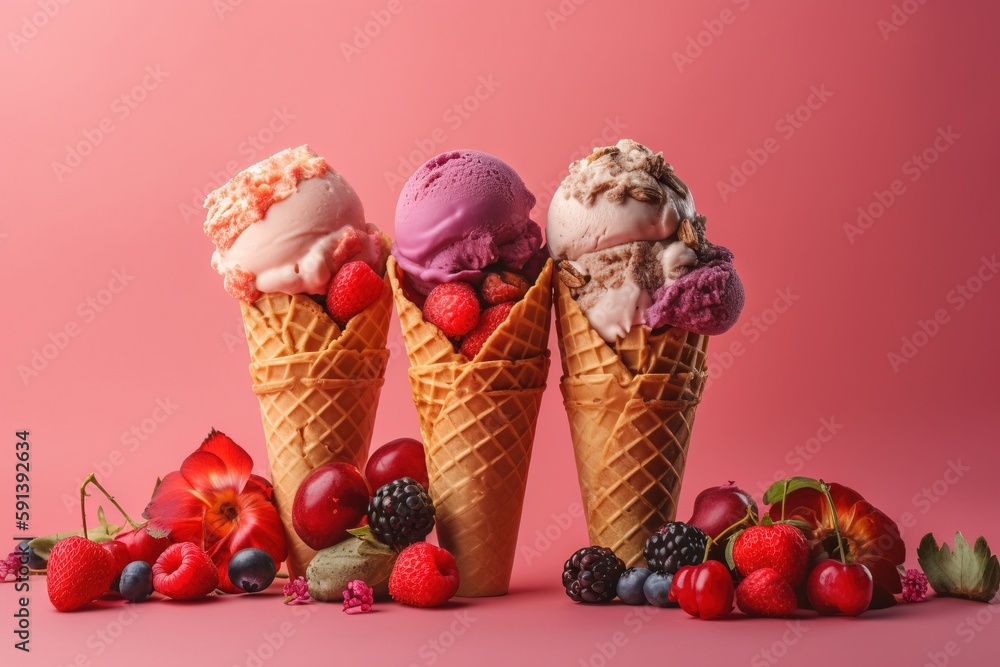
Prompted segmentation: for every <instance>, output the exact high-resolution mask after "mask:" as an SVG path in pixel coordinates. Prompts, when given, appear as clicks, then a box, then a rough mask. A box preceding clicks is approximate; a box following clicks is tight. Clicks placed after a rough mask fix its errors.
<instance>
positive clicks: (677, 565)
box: [642, 521, 708, 574]
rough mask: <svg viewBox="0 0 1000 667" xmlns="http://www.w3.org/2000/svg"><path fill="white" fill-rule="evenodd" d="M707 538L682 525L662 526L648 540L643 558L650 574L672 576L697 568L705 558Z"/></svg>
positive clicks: (669, 524)
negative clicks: (690, 566) (688, 568)
mask: <svg viewBox="0 0 1000 667" xmlns="http://www.w3.org/2000/svg"><path fill="white" fill-rule="evenodd" d="M707 545H708V535H706V534H705V532H704V531H703V530H701V529H700V528H695V527H694V526H689V525H688V524H686V523H683V522H682V521H673V522H671V523H668V524H665V525H663V526H662V527H661V528H660V529H659V530H658V531H656V532H655V533H653V534H652V535H650V536H649V539H648V540H646V546H645V547H644V548H643V550H642V555H643V556H645V557H646V564H647V565H649V569H650V570H652V571H653V572H662V573H663V574H674V573H675V572H677V570H679V569H681V568H682V567H684V566H685V565H699V564H701V562H702V561H703V560H704V558H705V547H706V546H707Z"/></svg>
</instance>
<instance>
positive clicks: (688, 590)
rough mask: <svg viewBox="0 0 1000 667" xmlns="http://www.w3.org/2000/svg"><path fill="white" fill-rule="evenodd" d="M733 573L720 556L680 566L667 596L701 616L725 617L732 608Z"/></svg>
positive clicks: (689, 611)
mask: <svg viewBox="0 0 1000 667" xmlns="http://www.w3.org/2000/svg"><path fill="white" fill-rule="evenodd" d="M735 594H736V589H735V588H734V587H733V577H732V575H730V574H729V568H727V567H726V566H725V565H723V564H722V563H720V562H719V561H717V560H710V561H706V562H704V563H702V564H701V565H687V566H685V567H682V568H681V569H679V570H677V574H675V575H674V581H673V583H672V584H671V586H670V593H669V594H668V597H669V598H670V600H671V601H672V602H677V603H678V604H680V606H681V609H683V610H684V611H686V612H687V613H689V614H691V615H692V616H697V617H699V618H704V619H711V618H722V617H723V616H726V615H728V614H729V612H731V611H732V610H733V597H734V596H735Z"/></svg>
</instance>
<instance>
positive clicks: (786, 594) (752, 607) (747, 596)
mask: <svg viewBox="0 0 1000 667" xmlns="http://www.w3.org/2000/svg"><path fill="white" fill-rule="evenodd" d="M736 606H737V607H739V608H740V611H742V612H743V613H744V614H747V615H748V616H788V615H789V614H791V613H792V612H793V611H795V610H796V609H797V608H798V606H799V601H798V599H797V598H796V597H795V590H794V589H792V586H791V584H789V583H788V581H786V580H785V578H784V577H782V576H781V575H780V574H779V573H778V571H777V570H773V569H771V568H769V567H762V568H760V569H759V570H754V571H753V572H751V573H750V574H748V575H747V577H746V579H744V580H743V581H741V582H740V585H739V586H737V587H736Z"/></svg>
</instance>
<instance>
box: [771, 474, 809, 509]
mask: <svg viewBox="0 0 1000 667" xmlns="http://www.w3.org/2000/svg"><path fill="white" fill-rule="evenodd" d="M799 489H815V490H816V491H819V492H821V493H822V491H823V482H821V481H819V480H818V479H813V478H811V477H789V478H788V479H782V480H779V481H777V482H775V483H774V484H772V485H771V486H770V487H768V489H767V491H765V492H764V504H765V505H773V504H775V503H780V502H781V501H782V500H784V499H785V497H786V496H788V494H789V493H791V492H792V491H798V490H799Z"/></svg>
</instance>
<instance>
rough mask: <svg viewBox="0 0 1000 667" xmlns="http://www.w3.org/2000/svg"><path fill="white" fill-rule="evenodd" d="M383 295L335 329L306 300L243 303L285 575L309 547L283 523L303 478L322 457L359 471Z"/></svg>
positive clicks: (376, 376) (279, 297)
mask: <svg viewBox="0 0 1000 667" xmlns="http://www.w3.org/2000/svg"><path fill="white" fill-rule="evenodd" d="M391 302H392V296H391V292H390V290H389V286H388V284H386V286H385V287H384V289H383V290H382V294H381V295H380V296H379V299H378V300H377V301H376V302H375V303H373V304H372V305H371V306H369V307H368V308H367V309H365V310H364V311H363V312H361V313H359V314H357V315H355V316H354V317H353V318H351V321H350V322H348V323H347V326H346V327H344V328H343V329H341V327H339V326H338V325H337V324H336V323H335V322H334V321H333V320H331V319H330V317H329V315H327V314H326V312H325V311H324V310H323V308H322V307H321V306H320V305H319V304H317V303H316V302H315V301H313V300H312V299H310V298H309V297H308V296H305V295H301V294H297V295H288V294H276V293H275V294H263V295H261V297H260V298H259V299H258V300H257V301H256V302H254V303H253V304H246V303H242V304H241V306H242V309H243V326H244V329H245V331H246V336H247V344H248V346H249V348H250V357H251V363H250V378H251V380H252V381H253V391H254V393H255V394H256V395H257V399H258V401H259V403H260V414H261V421H262V422H263V425H264V436H265V438H266V440H267V458H268V462H269V463H270V467H271V483H272V484H273V486H274V501H275V504H276V505H277V508H278V514H279V515H280V517H281V522H282V524H283V525H284V528H285V535H286V537H287V538H288V562H287V564H288V571H289V574H290V575H291V576H292V577H297V576H300V575H305V572H306V566H307V565H308V564H309V561H311V560H312V557H313V556H314V555H315V553H316V552H315V551H314V550H313V549H311V548H310V547H309V546H308V545H306V544H305V543H304V542H302V541H301V540H300V539H299V537H298V535H296V533H295V529H294V528H293V527H292V504H293V501H294V500H295V493H296V491H298V488H299V485H300V484H301V483H302V480H303V479H304V478H305V477H306V475H308V474H309V473H310V472H311V471H312V470H313V469H315V468H316V467H318V466H321V465H323V464H325V463H329V462H330V461H344V462H347V463H351V464H353V465H355V466H357V467H358V468H359V469H360V470H364V466H365V462H366V461H367V459H368V447H369V445H370V443H371V437H372V430H373V428H374V426H375V412H376V409H377V407H378V398H379V394H380V392H381V390H382V383H383V376H384V374H385V367H386V363H387V362H388V359H389V351H388V350H387V349H386V347H385V346H386V337H387V330H388V327H389V313H390V309H391V307H392V303H391Z"/></svg>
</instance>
